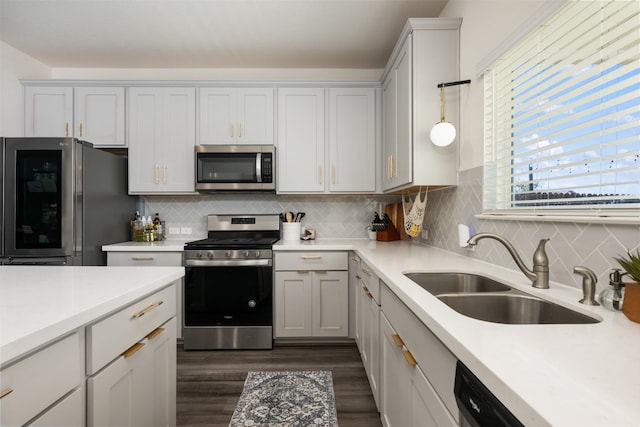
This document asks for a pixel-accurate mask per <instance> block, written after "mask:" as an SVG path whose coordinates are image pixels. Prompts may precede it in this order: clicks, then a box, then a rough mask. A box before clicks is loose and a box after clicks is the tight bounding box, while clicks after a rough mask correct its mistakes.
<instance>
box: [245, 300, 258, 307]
mask: <svg viewBox="0 0 640 427" xmlns="http://www.w3.org/2000/svg"><path fill="white" fill-rule="evenodd" d="M247 305H248V306H249V308H254V307H255V306H256V301H255V300H249V303H248V304H247Z"/></svg>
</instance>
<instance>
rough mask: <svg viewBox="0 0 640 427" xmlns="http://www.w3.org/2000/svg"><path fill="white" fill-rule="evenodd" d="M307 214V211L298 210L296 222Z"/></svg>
mask: <svg viewBox="0 0 640 427" xmlns="http://www.w3.org/2000/svg"><path fill="white" fill-rule="evenodd" d="M305 215H306V213H304V212H298V213H297V214H296V219H295V222H300V221H302V218H304V216H305Z"/></svg>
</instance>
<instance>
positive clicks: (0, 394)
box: [0, 387, 13, 399]
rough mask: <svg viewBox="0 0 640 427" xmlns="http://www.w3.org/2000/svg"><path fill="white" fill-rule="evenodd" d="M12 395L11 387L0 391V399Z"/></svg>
mask: <svg viewBox="0 0 640 427" xmlns="http://www.w3.org/2000/svg"><path fill="white" fill-rule="evenodd" d="M11 393H13V387H7V388H5V389H4V390H2V391H0V399H2V398H3V397H5V396H7V395H9V394H11Z"/></svg>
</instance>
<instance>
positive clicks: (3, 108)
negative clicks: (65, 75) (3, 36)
mask: <svg viewBox="0 0 640 427" xmlns="http://www.w3.org/2000/svg"><path fill="white" fill-rule="evenodd" d="M48 78H51V69H50V68H49V67H47V66H46V65H45V64H43V63H42V62H39V61H36V60H35V59H33V58H32V57H30V56H28V55H25V54H24V53H22V52H21V51H19V50H17V49H15V48H13V47H12V46H10V45H8V44H6V43H4V42H2V41H0V136H23V134H24V133H23V132H24V127H23V121H24V118H23V117H24V105H23V92H22V90H23V88H22V84H20V81H19V79H48Z"/></svg>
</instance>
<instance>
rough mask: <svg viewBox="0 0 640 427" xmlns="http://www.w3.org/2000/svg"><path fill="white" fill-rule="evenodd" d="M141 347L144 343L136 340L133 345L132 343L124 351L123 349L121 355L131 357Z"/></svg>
mask: <svg viewBox="0 0 640 427" xmlns="http://www.w3.org/2000/svg"><path fill="white" fill-rule="evenodd" d="M142 347H144V343H141V342H137V343H135V344H134V345H132V346H131V347H129V348H128V349H126V350H125V351H123V352H122V356H124V357H131V356H133V355H134V354H136V353H137V352H138V351H139V350H140V349H141V348H142Z"/></svg>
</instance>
